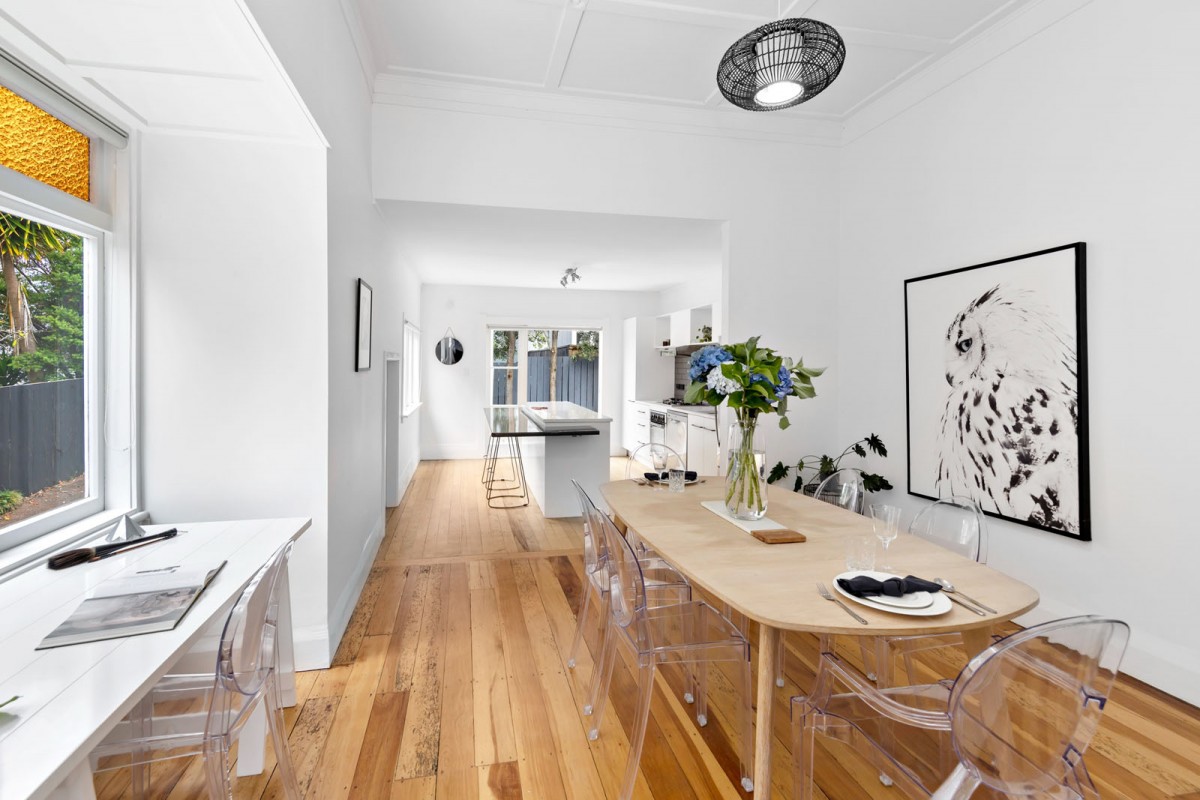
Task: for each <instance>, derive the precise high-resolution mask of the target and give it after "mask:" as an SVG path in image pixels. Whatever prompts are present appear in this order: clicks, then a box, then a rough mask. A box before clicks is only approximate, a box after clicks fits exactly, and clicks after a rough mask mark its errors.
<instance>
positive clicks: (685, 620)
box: [588, 517, 754, 800]
mask: <svg viewBox="0 0 1200 800" xmlns="http://www.w3.org/2000/svg"><path fill="white" fill-rule="evenodd" d="M601 524H602V526H603V531H604V536H605V542H606V544H607V546H608V551H609V570H610V580H611V590H610V600H609V617H610V621H611V622H610V626H609V627H610V629H611V630H612V631H613V633H614V637H615V640H616V642H615V643H618V642H619V643H621V644H623V645H626V646H628V647H630V648H632V650H633V653H634V656H635V659H636V663H637V684H638V694H637V701H636V704H635V711H634V718H633V728H632V733H631V734H630V736H629V760H628V762H627V763H626V766H625V777H624V779H623V780H622V783H621V791H620V794H619V795H618V797H619V798H620V800H629V798H630V797H632V796H633V787H634V783H635V782H636V780H637V773H638V763H639V761H640V760H641V755H642V745H643V744H644V743H645V738H646V725H647V723H648V722H649V717H650V699H651V697H652V696H653V694H654V673H655V670H656V668H657V667H658V665H659V664H664V663H683V664H694V665H695V666H696V667H697V669H698V672H699V689H698V690H697V692H696V705H697V715H698V716H699V715H700V714H701V713H705V714H706V713H707V711H706V709H705V708H704V704H705V703H706V702H707V698H706V692H705V688H706V684H707V681H708V664H709V663H710V662H722V661H723V662H732V663H734V664H735V665H736V674H737V678H736V681H735V682H736V684H738V685H736V686H735V687H734V695H735V705H736V707H737V708H736V711H735V720H734V725H735V726H736V727H735V730H734V735H735V736H737V737H738V738H739V739H740V741H739V742H738V743H737V744H738V750H739V756H740V761H741V783H742V788H744V789H745V790H746V791H753V783H752V781H751V780H750V768H751V763H752V761H753V757H754V727H753V721H752V719H751V712H750V697H751V694H750V643H749V642H748V641H747V640H746V637H744V636H743V635H742V633H741V631H739V630H738V629H737V626H735V625H734V624H733V623H732V622H730V621H729V620H728V619H726V618H725V617H723V616H722V615H721V614H719V613H718V612H717V610H716V609H714V608H713V607H712V606H710V605H708V604H707V603H704V602H701V601H692V602H690V603H681V604H679V605H673V606H663V607H660V608H650V607H649V606H648V605H647V602H646V581H647V579H648V578H650V577H651V576H652V572H653V571H652V570H646V569H643V567H642V565H641V562H640V561H639V559H638V557H637V554H636V553H635V552H634V551H633V548H632V547H631V546H630V545H629V543H628V542H627V541H625V538H624V537H622V536H621V533H620V531H618V530H617V528H616V526H614V525H613V524H612V521H611V520H609V519H608V518H607V517H605V518H604V519H603V520H602V521H601ZM617 650H618V648H617V647H616V646H614V647H611V648H610V649H609V652H608V653H606V654H605V659H604V662H603V665H602V668H601V673H600V681H601V691H600V693H599V695H598V697H597V703H596V709H595V713H594V714H593V715H592V728H591V730H590V731H589V732H588V738H589V739H595V738H596V737H597V735H598V733H599V730H600V726H601V723H602V722H603V719H604V711H605V708H606V707H607V705H608V689H609V686H610V685H611V682H612V674H613V668H614V666H615V664H616V660H617Z"/></svg>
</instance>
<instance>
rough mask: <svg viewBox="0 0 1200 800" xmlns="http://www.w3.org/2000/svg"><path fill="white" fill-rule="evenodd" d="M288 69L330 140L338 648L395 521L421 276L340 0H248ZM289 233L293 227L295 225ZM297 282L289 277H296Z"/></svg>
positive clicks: (333, 582)
mask: <svg viewBox="0 0 1200 800" xmlns="http://www.w3.org/2000/svg"><path fill="white" fill-rule="evenodd" d="M248 5H249V7H250V9H251V11H252V12H253V13H254V16H255V19H256V20H257V21H258V23H259V25H260V26H261V27H262V29H263V31H264V33H265V34H266V35H267V38H268V39H269V41H270V43H271V46H272V48H273V49H274V50H275V52H276V54H277V55H278V57H279V59H280V61H281V62H282V63H283V65H284V68H285V69H286V70H287V73H288V76H289V77H290V78H291V80H292V82H293V83H294V84H295V86H296V88H297V89H298V90H299V92H300V95H301V97H302V98H303V99H304V102H305V104H306V105H307V107H308V109H309V111H310V112H311V113H312V115H313V117H314V118H315V119H316V120H317V123H318V124H319V125H320V128H321V131H322V132H323V133H324V135H325V137H326V139H327V140H328V142H329V150H328V160H327V176H328V210H329V213H328V223H327V224H328V237H329V238H328V248H327V250H326V251H324V252H322V253H321V256H322V258H323V259H325V260H326V263H327V272H326V274H325V275H324V276H323V280H324V282H325V284H326V286H327V289H328V310H327V314H328V328H327V331H326V330H323V331H322V332H325V333H327V335H328V359H327V361H325V362H321V363H319V364H318V363H314V364H313V365H312V367H311V369H312V370H314V371H315V370H324V371H325V372H326V379H327V381H328V389H329V404H328V414H329V417H328V453H329V462H328V464H329V468H328V488H327V492H328V495H329V532H330V533H329V547H328V583H329V592H328V614H329V627H330V641H329V645H330V648H331V652H330V655H331V656H332V649H336V647H337V643H338V641H339V640H340V638H341V634H342V631H343V630H344V629H345V626H346V623H347V622H348V621H349V618H350V614H351V612H353V610H354V604H355V602H356V601H357V599H358V595H359V593H360V591H361V589H362V586H363V583H364V582H365V580H366V576H367V573H368V571H369V570H370V566H371V562H372V560H373V559H374V556H375V551H376V549H377V547H378V545H379V542H380V540H381V539H382V536H383V530H384V492H383V443H384V425H383V413H384V411H383V410H384V382H383V377H384V372H385V368H384V362H383V352H384V350H390V351H394V352H398V351H400V350H401V349H402V338H401V332H402V315H403V314H405V313H407V314H409V315H410V317H412V318H416V317H417V315H418V302H419V298H418V296H417V292H416V290H415V283H414V282H413V279H412V278H411V277H410V276H408V275H406V274H405V273H404V267H403V265H402V264H401V262H400V261H399V256H398V253H397V251H396V249H395V247H394V246H393V244H392V243H391V242H390V241H389V239H388V234H387V230H386V225H385V223H384V221H383V219H382V217H381V215H380V214H379V211H378V208H377V207H376V205H375V203H374V200H373V198H372V193H371V169H370V157H371V127H370V106H371V96H370V91H369V86H368V84H367V82H366V79H365V78H364V75H363V71H362V68H361V66H360V63H359V61H358V58H357V55H356V52H355V49H354V42H353V39H352V36H351V31H350V28H349V27H348V22H347V20H346V18H345V17H344V16H343V13H342V9H341V5H340V3H339V2H338V0H303V2H290V3H281V2H277V0H249V2H248ZM289 233H290V229H289ZM358 278H362V279H363V280H365V281H366V282H367V283H369V284H370V285H371V286H372V288H373V289H374V335H373V337H372V346H371V349H372V365H371V369H370V370H369V371H366V372H355V371H354V359H353V353H354V347H355V314H356V309H357V303H358V301H357V279H358ZM293 283H294V281H289V282H286V283H285V285H287V286H289V289H288V291H289V292H290V291H291V289H290V287H291V285H292V284H293ZM416 427H417V422H416V419H413V420H410V421H408V422H407V423H406V425H405V426H403V430H402V433H401V447H402V452H401V464H402V465H404V468H405V469H402V472H401V474H402V476H404V475H408V476H411V472H412V469H415V463H416V446H417V436H416V433H415V430H414V429H415V428H416Z"/></svg>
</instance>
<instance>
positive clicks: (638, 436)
mask: <svg viewBox="0 0 1200 800" xmlns="http://www.w3.org/2000/svg"><path fill="white" fill-rule="evenodd" d="M623 434H624V435H623V436H622V438H621V445H622V446H623V447H624V448H625V449H626V450H628V451H629V452H631V453H632V452H633V451H634V450H636V449H637V448H639V447H641V446H642V445H644V444H648V443H649V441H650V409H649V408H647V407H646V405H645V404H644V403H638V402H636V401H634V400H627V401H626V402H625V424H624V428H623Z"/></svg>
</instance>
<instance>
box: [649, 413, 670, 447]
mask: <svg viewBox="0 0 1200 800" xmlns="http://www.w3.org/2000/svg"><path fill="white" fill-rule="evenodd" d="M666 443H667V415H666V412H663V411H655V410H654V409H651V410H650V444H666ZM652 449H653V448H652Z"/></svg>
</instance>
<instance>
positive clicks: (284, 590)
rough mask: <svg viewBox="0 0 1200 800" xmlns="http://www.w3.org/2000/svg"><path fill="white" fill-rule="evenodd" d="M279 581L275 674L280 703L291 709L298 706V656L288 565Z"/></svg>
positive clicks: (285, 566)
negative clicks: (293, 633)
mask: <svg viewBox="0 0 1200 800" xmlns="http://www.w3.org/2000/svg"><path fill="white" fill-rule="evenodd" d="M279 580H280V581H281V583H280V586H279V619H278V627H277V628H276V632H275V636H276V642H277V643H278V647H279V649H278V651H277V653H276V663H275V674H276V676H277V680H278V681H279V700H280V703H281V704H282V705H283V706H285V707H287V708H291V707H292V706H294V705H296V655H295V649H294V645H293V642H292V591H291V582H290V581H289V580H288V568H287V565H286V564H285V565H284V569H283V574H281V575H280V576H279Z"/></svg>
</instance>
